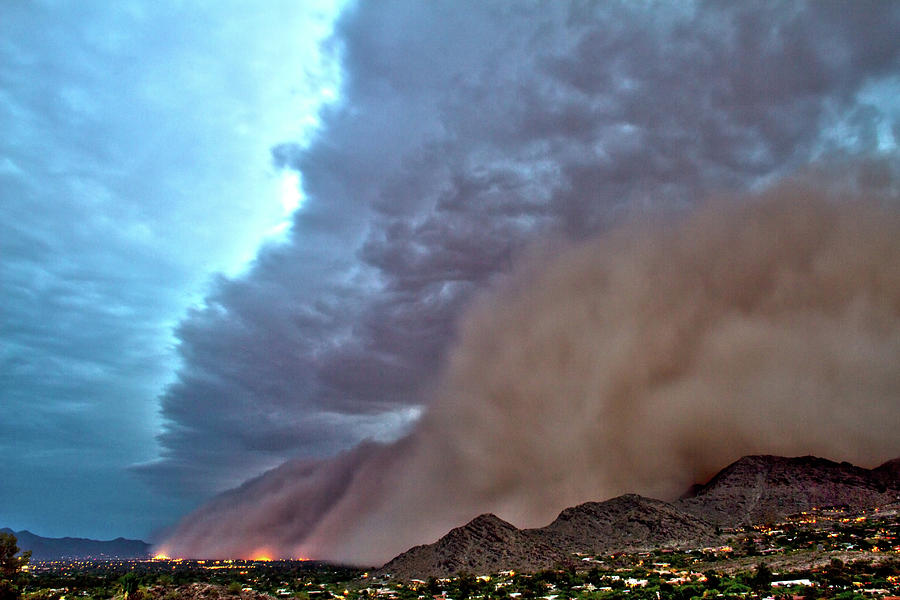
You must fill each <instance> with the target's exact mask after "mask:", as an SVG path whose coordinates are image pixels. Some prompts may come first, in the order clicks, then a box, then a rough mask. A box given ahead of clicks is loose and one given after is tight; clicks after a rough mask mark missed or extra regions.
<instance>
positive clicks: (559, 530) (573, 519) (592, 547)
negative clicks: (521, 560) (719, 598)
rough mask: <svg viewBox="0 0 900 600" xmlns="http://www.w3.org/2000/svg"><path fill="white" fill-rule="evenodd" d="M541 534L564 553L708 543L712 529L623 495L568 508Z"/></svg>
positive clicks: (668, 508)
mask: <svg viewBox="0 0 900 600" xmlns="http://www.w3.org/2000/svg"><path fill="white" fill-rule="evenodd" d="M532 531H534V532H540V534H541V535H542V537H545V538H546V539H547V540H548V541H549V542H551V543H552V544H553V545H554V546H556V547H558V548H561V549H563V550H565V551H566V552H567V553H568V554H571V553H574V552H581V553H585V554H601V553H604V552H610V551H613V550H625V549H628V550H633V549H641V548H654V547H659V546H684V545H696V544H698V543H702V542H711V541H712V540H713V539H714V538H715V528H714V526H713V525H711V524H710V523H707V522H706V521H704V520H703V519H702V518H697V517H696V516H692V515H690V514H688V513H685V512H682V511H680V510H678V509H677V508H676V507H675V506H673V505H672V504H669V503H667V502H663V501H662V500H654V499H652V498H645V497H643V496H638V495H636V494H626V495H624V496H619V497H618V498H613V499H611V500H607V501H606V502H586V503H584V504H580V505H578V506H575V507H572V508H567V509H565V510H564V511H562V512H561V513H560V515H559V516H558V517H557V518H556V520H555V521H553V522H552V523H550V524H549V525H547V526H546V527H543V528H541V529H537V530H532Z"/></svg>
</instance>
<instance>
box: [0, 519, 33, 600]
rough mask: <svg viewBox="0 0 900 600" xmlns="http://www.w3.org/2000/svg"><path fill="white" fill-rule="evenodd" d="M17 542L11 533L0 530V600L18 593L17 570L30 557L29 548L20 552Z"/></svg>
mask: <svg viewBox="0 0 900 600" xmlns="http://www.w3.org/2000/svg"><path fill="white" fill-rule="evenodd" d="M18 542H19V540H17V539H16V536H14V535H13V534H11V533H4V532H0V600H17V598H18V597H19V595H20V590H19V572H20V571H21V570H22V567H24V566H25V565H27V564H28V561H29V560H30V559H31V550H28V551H27V552H22V553H21V554H20V553H19V546H18ZM17 555H18V556H17Z"/></svg>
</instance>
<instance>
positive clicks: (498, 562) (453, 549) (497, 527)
mask: <svg viewBox="0 0 900 600" xmlns="http://www.w3.org/2000/svg"><path fill="white" fill-rule="evenodd" d="M565 558H566V553H565V552H564V551H562V550H560V549H559V548H557V547H555V546H554V545H553V544H552V542H550V540H548V539H544V538H542V536H540V535H539V534H538V535H535V533H534V530H531V531H529V530H521V529H517V528H516V527H515V526H513V525H511V524H510V523H507V522H506V521H504V520H503V519H500V518H499V517H497V516H495V515H492V514H486V515H481V516H479V517H476V518H475V519H473V520H471V521H470V522H468V523H466V524H465V525H463V526H462V527H457V528H455V529H453V530H451V531H450V533H448V534H447V535H445V536H444V537H442V538H441V539H439V540H438V541H437V542H435V543H433V544H427V545H422V546H416V547H414V548H411V549H409V550H407V551H406V552H404V553H403V554H401V555H399V556H397V557H396V558H394V559H393V560H392V561H390V562H389V563H387V564H386V565H384V567H382V568H381V569H380V572H382V573H390V574H391V575H393V576H394V577H400V578H409V577H417V576H419V575H421V574H426V575H450V574H453V573H459V572H462V571H468V572H470V573H489V572H493V571H497V570H499V569H515V570H522V571H533V570H536V569H541V568H545V567H547V566H551V565H553V564H555V563H556V562H559V561H562V560H564V559H565Z"/></svg>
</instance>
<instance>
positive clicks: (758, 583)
mask: <svg viewBox="0 0 900 600" xmlns="http://www.w3.org/2000/svg"><path fill="white" fill-rule="evenodd" d="M771 583H772V570H771V569H770V568H769V566H768V565H767V564H766V563H759V564H758V565H756V573H755V574H754V575H753V587H754V589H757V590H763V589H769V587H771Z"/></svg>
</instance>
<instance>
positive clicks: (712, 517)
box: [378, 455, 900, 579]
mask: <svg viewBox="0 0 900 600" xmlns="http://www.w3.org/2000/svg"><path fill="white" fill-rule="evenodd" d="M898 500H900V458H897V459H892V460H889V461H886V462H885V463H883V464H882V465H879V466H878V467H875V468H874V469H865V468H863V467H857V466H854V465H852V464H850V463H848V462H842V463H837V462H834V461H831V460H828V459H824V458H818V457H814V456H801V457H792V458H788V457H781V456H773V455H750V456H744V457H742V458H740V459H738V460H736V461H734V462H733V463H731V464H730V465H728V466H726V467H725V468H723V469H722V470H721V471H719V472H718V473H717V474H715V475H714V476H713V477H712V478H711V479H710V480H709V481H708V482H707V483H705V484H702V485H695V486H693V487H692V488H691V490H690V491H689V493H687V494H685V495H684V496H682V497H681V498H680V499H678V500H675V501H673V502H665V501H663V500H657V499H653V498H646V497H643V496H639V495H637V494H624V495H622V496H617V497H615V498H611V499H609V500H605V501H603V502H585V503H582V504H579V505H577V506H573V507H569V508H566V509H563V510H562V511H561V512H560V513H559V515H558V516H557V518H556V519H554V520H553V521H552V522H551V523H549V524H548V525H546V526H544V527H540V528H534V529H518V528H516V527H515V526H514V525H512V524H511V523H508V522H506V521H504V520H503V519H501V518H499V517H497V516H496V515H493V514H490V513H487V514H483V515H479V516H478V517H475V518H474V519H472V520H471V521H469V522H468V523H466V524H465V525H462V526H460V527H456V528H454V529H452V530H451V531H450V532H448V533H447V534H446V535H445V536H443V537H442V538H440V539H438V540H437V541H436V542H434V543H432V544H423V545H420V546H415V547H414V548H410V549H409V550H407V551H406V552H404V553H402V554H400V555H398V556H397V557H395V558H394V559H392V560H391V561H389V562H388V563H386V564H385V565H384V566H383V567H381V569H379V570H378V573H380V574H383V575H387V574H390V575H391V576H392V577H397V578H401V579H403V578H413V577H426V576H450V575H453V574H456V573H459V572H461V571H468V572H472V573H491V572H498V571H503V570H517V571H525V570H530V571H534V570H538V569H543V568H550V567H553V566H556V565H563V566H568V565H572V564H574V563H575V561H576V557H577V555H579V554H594V555H596V554H602V553H608V552H617V551H624V550H643V549H649V548H653V547H691V546H693V547H698V546H703V545H708V544H714V543H715V541H716V540H717V539H719V536H718V532H719V530H720V528H721V527H736V526H739V525H742V524H747V523H751V522H763V521H766V520H774V519H778V518H781V517H785V516H788V515H790V514H796V513H799V512H801V511H804V510H807V509H810V508H813V507H816V506H820V507H823V506H847V507H850V508H854V509H863V508H871V507H874V506H879V505H886V504H890V503H892V502H897V501H898Z"/></svg>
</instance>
